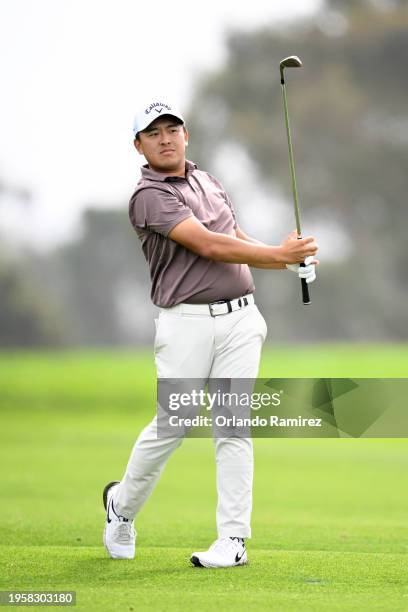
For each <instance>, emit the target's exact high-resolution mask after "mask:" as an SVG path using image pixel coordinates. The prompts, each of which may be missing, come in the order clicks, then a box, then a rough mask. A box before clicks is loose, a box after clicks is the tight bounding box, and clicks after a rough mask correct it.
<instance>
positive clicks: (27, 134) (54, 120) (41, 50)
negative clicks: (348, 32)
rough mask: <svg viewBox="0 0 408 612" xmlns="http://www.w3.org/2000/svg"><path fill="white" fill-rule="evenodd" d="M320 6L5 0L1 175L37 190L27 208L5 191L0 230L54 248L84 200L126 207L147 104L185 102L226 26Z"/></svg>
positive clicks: (313, 2)
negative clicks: (135, 125)
mask: <svg viewBox="0 0 408 612" xmlns="http://www.w3.org/2000/svg"><path fill="white" fill-rule="evenodd" d="M321 4H322V2H321V0H297V1H296V0H285V2H283V3H282V2H271V1H270V0H252V1H251V2H243V3H239V2H237V1H236V0H222V1H220V2H214V3H212V2H209V3H204V2H203V3H200V4H198V3H195V2H192V1H191V0H189V1H187V0H178V1H176V2H165V1H163V0H155V1H154V2H149V1H143V0H142V1H136V0H114V1H113V0H112V1H106V0H2V2H1V3H0V79H1V89H2V95H1V113H0V133H1V139H0V143H1V144H0V181H1V182H2V183H6V184H8V185H9V186H11V187H12V186H13V185H16V186H25V187H27V188H28V189H30V191H31V192H32V193H33V196H34V197H33V200H32V203H31V206H29V207H27V209H26V211H25V213H24V215H22V211H21V206H20V205H19V204H18V202H17V200H16V199H15V198H13V197H12V196H8V197H4V196H3V197H2V198H1V200H0V229H1V228H2V229H3V233H4V230H5V229H6V230H7V233H8V235H9V236H15V237H16V239H17V237H18V236H20V237H23V238H24V239H27V238H28V237H30V239H31V241H32V242H34V243H36V244H51V243H53V242H55V241H58V240H60V239H61V238H64V237H66V236H67V235H69V233H70V232H72V231H73V228H75V226H76V223H77V221H78V218H79V213H80V211H81V209H82V208H83V207H84V206H86V205H89V204H94V203H95V204H98V205H101V206H107V207H111V206H113V205H118V204H120V203H121V202H122V203H127V201H128V199H129V196H130V194H131V191H132V189H133V187H134V185H135V183H136V182H137V180H138V177H139V170H138V167H139V165H140V163H141V162H142V161H143V159H142V158H141V157H140V158H139V157H138V156H137V154H136V152H135V151H134V149H133V144H132V132H131V126H132V120H133V115H134V110H135V108H136V106H137V104H138V101H139V100H140V99H143V100H144V99H145V97H146V96H148V95H150V93H152V94H156V93H159V92H165V91H166V92H169V94H170V96H171V97H172V98H175V99H176V101H178V102H179V104H180V105H181V107H183V106H184V107H185V106H187V104H188V101H189V99H190V96H191V93H192V91H193V88H194V79H196V78H197V75H199V74H200V73H201V72H202V71H204V70H211V69H213V68H215V67H216V66H217V65H219V64H220V63H221V62H222V61H223V57H224V47H223V32H224V31H225V29H226V28H231V27H239V28H245V29H249V28H253V27H254V26H259V25H265V24H268V23H269V24H271V25H275V24H278V23H280V22H285V21H287V20H291V19H294V18H298V17H302V16H308V15H312V14H313V13H314V12H315V11H316V9H317V8H318V7H319V6H320V5H321ZM17 228H18V229H17Z"/></svg>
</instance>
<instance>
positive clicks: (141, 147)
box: [133, 138, 143, 155]
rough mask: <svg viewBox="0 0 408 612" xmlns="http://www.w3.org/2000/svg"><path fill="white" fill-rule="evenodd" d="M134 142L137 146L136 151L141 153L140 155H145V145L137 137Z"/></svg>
mask: <svg viewBox="0 0 408 612" xmlns="http://www.w3.org/2000/svg"><path fill="white" fill-rule="evenodd" d="M133 144H134V146H135V149H136V151H137V152H138V153H140V155H143V146H142V143H141V142H140V140H139V139H138V138H135V139H134V141H133Z"/></svg>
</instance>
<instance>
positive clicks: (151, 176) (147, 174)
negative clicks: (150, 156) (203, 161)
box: [141, 159, 197, 182]
mask: <svg viewBox="0 0 408 612" xmlns="http://www.w3.org/2000/svg"><path fill="white" fill-rule="evenodd" d="M196 168H197V164H195V163H194V162H192V161H190V160H188V159H186V176H188V175H189V174H191V173H192V172H194V170H195V169H196ZM141 171H142V177H143V178H145V179H148V180H150V181H163V182H164V181H166V180H167V179H170V180H174V179H178V178H180V179H182V178H183V177H182V176H171V175H168V174H165V173H164V172H156V170H152V169H151V168H149V164H145V165H144V166H142V167H141Z"/></svg>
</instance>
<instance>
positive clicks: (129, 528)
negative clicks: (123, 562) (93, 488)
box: [103, 480, 136, 559]
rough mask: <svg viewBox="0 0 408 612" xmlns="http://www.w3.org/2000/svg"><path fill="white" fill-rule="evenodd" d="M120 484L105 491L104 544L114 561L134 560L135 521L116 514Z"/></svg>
mask: <svg viewBox="0 0 408 612" xmlns="http://www.w3.org/2000/svg"><path fill="white" fill-rule="evenodd" d="M119 484H120V482H119V481H117V480H115V481H113V482H110V483H109V484H107V485H106V487H105V488H104V490H103V505H104V507H105V510H106V523H105V529H104V532H103V543H104V544H105V548H106V550H107V551H108V553H109V555H110V556H111V557H112V559H133V558H134V556H135V544H136V532H135V530H134V528H133V521H131V520H129V519H127V518H125V517H124V516H120V515H119V514H117V513H116V512H115V506H114V494H115V489H117V487H118V485H119Z"/></svg>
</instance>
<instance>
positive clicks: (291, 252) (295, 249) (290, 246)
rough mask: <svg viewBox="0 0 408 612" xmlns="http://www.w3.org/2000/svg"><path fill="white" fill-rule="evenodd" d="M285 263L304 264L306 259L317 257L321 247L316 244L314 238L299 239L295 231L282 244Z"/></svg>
mask: <svg viewBox="0 0 408 612" xmlns="http://www.w3.org/2000/svg"><path fill="white" fill-rule="evenodd" d="M281 248H282V251H283V256H284V262H285V263H286V264H296V263H303V262H304V261H305V258H306V257H309V256H311V255H316V253H317V251H318V249H319V245H318V244H317V243H316V241H315V239H314V238H313V236H308V237H307V238H300V239H299V238H298V234H297V231H296V230H294V231H293V232H291V233H290V234H289V236H288V237H287V238H286V240H284V241H283V242H282V245H281Z"/></svg>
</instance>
